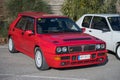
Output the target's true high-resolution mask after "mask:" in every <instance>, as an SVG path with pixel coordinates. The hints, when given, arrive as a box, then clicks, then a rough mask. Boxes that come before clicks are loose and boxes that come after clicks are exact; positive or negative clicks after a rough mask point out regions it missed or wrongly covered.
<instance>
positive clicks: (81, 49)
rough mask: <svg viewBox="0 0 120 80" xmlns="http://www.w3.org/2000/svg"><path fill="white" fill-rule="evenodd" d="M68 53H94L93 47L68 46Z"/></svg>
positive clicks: (92, 45)
mask: <svg viewBox="0 0 120 80" xmlns="http://www.w3.org/2000/svg"><path fill="white" fill-rule="evenodd" d="M68 51H69V52H87V51H95V45H94V44H91V45H81V46H70V47H68Z"/></svg>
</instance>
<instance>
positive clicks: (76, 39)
mask: <svg viewBox="0 0 120 80" xmlns="http://www.w3.org/2000/svg"><path fill="white" fill-rule="evenodd" d="M78 40H91V38H73V39H64V40H63V41H78Z"/></svg>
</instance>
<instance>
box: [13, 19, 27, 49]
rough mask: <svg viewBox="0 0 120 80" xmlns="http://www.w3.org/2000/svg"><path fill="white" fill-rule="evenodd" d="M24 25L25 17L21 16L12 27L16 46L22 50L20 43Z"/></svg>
mask: <svg viewBox="0 0 120 80" xmlns="http://www.w3.org/2000/svg"><path fill="white" fill-rule="evenodd" d="M25 25H26V19H25V17H21V18H20V19H19V21H18V22H17V24H16V25H15V28H14V29H13V32H14V34H13V38H14V43H15V46H16V48H18V50H20V51H21V50H22V45H23V43H22V42H23V41H22V34H23V32H24V30H25Z"/></svg>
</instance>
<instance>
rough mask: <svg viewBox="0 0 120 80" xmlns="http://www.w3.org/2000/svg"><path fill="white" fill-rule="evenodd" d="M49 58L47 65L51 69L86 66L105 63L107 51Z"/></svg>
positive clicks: (51, 56)
mask: <svg viewBox="0 0 120 80" xmlns="http://www.w3.org/2000/svg"><path fill="white" fill-rule="evenodd" d="M49 56H50V57H49V59H47V63H48V64H49V66H50V67H53V68H67V67H77V66H87V65H94V64H102V63H105V62H106V61H107V50H103V51H96V52H83V53H79V52H78V53H71V54H60V55H49ZM80 56H83V57H80Z"/></svg>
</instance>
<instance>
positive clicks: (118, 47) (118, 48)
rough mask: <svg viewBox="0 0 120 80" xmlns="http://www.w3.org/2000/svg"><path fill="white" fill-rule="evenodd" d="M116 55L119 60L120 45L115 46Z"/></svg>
mask: <svg viewBox="0 0 120 80" xmlns="http://www.w3.org/2000/svg"><path fill="white" fill-rule="evenodd" d="M116 57H117V58H118V59H119V60H120V45H118V46H117V48H116Z"/></svg>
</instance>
